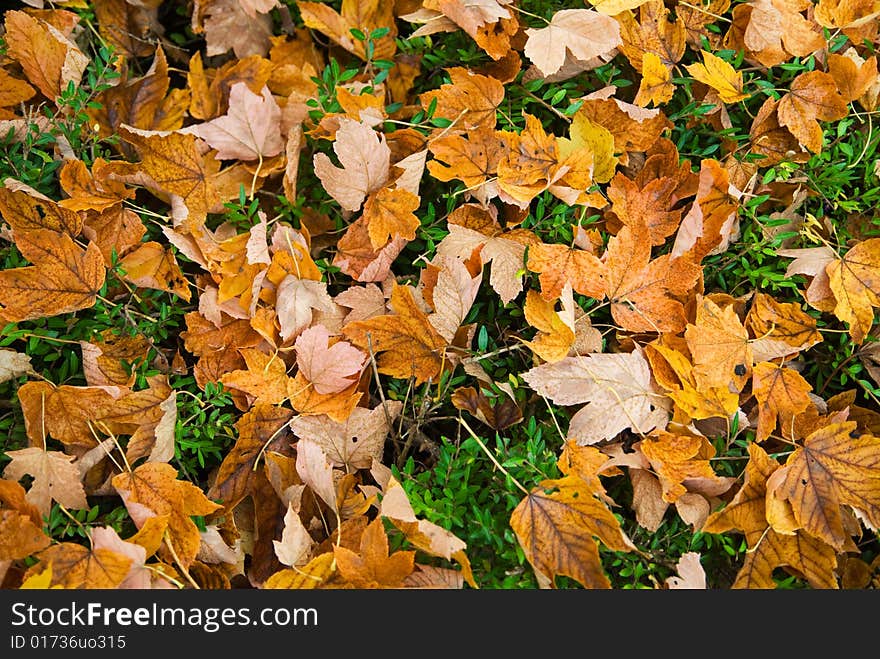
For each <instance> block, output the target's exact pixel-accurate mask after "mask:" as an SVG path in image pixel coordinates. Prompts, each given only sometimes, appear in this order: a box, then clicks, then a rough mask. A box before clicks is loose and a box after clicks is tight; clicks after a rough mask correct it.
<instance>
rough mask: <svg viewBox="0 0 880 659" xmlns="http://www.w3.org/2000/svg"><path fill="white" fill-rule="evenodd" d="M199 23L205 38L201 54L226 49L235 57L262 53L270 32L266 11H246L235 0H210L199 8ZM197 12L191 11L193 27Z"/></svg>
mask: <svg viewBox="0 0 880 659" xmlns="http://www.w3.org/2000/svg"><path fill="white" fill-rule="evenodd" d="M203 14H204V18H203V25H204V32H205V36H206V41H207V48H206V49H205V54H206V55H208V56H209V57H210V56H212V55H222V54H224V53H226V52H228V51H229V50H232V52H233V53H235V56H236V57H237V58H239V59H242V58H245V57H248V56H252V55H265V54H266V52H267V51H268V50H269V45H270V39H271V36H272V17H271V16H270V15H269V14H268V13H256V12H253V11H249V10H248V9H247V8H246V6H245V5H244V3H242V2H239V1H238V0H210V2H208V3H207V4H206V6H205V8H204V9H203ZM198 17H199V16H198V13H193V23H194V31H195V32H200V31H202V30H201V29H199V28H198V24H197V18H198Z"/></svg>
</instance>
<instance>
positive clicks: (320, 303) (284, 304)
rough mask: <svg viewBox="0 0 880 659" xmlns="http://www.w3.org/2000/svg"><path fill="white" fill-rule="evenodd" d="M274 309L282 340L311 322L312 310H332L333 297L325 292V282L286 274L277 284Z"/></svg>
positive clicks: (296, 333) (294, 334) (295, 333)
mask: <svg viewBox="0 0 880 659" xmlns="http://www.w3.org/2000/svg"><path fill="white" fill-rule="evenodd" d="M276 299H277V301H276V304H275V310H276V312H277V313H278V322H279V324H280V325H281V338H282V339H283V340H284V341H287V340H288V339H290V338H292V337H295V336H297V335H298V334H299V333H300V332H302V331H303V330H304V329H305V328H307V327H308V326H309V325H311V324H312V310H313V309H321V310H323V311H332V310H333V298H331V297H330V295H329V294H328V293H327V282H323V281H314V280H312V279H299V278H297V277H294V276H293V275H287V276H286V277H285V278H284V279H282V280H281V284H279V286H278V293H277V298H276Z"/></svg>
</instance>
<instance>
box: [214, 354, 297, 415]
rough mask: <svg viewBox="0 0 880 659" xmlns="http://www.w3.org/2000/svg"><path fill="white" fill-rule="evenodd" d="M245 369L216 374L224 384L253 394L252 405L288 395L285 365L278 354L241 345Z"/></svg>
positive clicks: (278, 400) (285, 397)
mask: <svg viewBox="0 0 880 659" xmlns="http://www.w3.org/2000/svg"><path fill="white" fill-rule="evenodd" d="M239 352H240V353H241V356H242V357H244V361H245V364H246V365H247V369H242V370H237V371H232V372H230V373H225V374H224V375H222V376H221V377H220V382H222V383H223V384H224V385H226V386H227V387H230V388H232V389H238V390H239V391H243V392H244V393H246V394H248V395H249V396H252V397H253V403H252V404H253V405H259V404H260V403H267V404H270V405H276V404H278V403H283V402H284V401H285V400H287V397H288V381H289V380H290V378H289V377H288V375H287V365H286V364H285V363H284V361H283V360H282V359H281V356H280V355H277V354H276V355H267V354H266V353H265V352H263V351H261V350H259V349H257V348H242V349H241V350H240V351H239Z"/></svg>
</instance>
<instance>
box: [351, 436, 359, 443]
mask: <svg viewBox="0 0 880 659" xmlns="http://www.w3.org/2000/svg"><path fill="white" fill-rule="evenodd" d="M357 441H358V438H357V435H355V436H354V437H352V438H351V443H352V444H357Z"/></svg>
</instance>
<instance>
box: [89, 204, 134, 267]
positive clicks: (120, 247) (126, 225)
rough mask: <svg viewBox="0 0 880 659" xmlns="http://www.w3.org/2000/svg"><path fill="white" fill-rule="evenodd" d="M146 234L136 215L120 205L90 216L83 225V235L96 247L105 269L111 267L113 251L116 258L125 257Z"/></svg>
mask: <svg viewBox="0 0 880 659" xmlns="http://www.w3.org/2000/svg"><path fill="white" fill-rule="evenodd" d="M146 232H147V228H146V227H145V226H144V224H143V222H141V218H140V217H138V215H137V213H135V212H134V211H132V210H129V209H128V208H125V207H124V206H123V205H122V204H118V205H116V206H112V207H110V208H108V209H106V210H104V211H102V212H101V213H98V214H90V215H89V216H88V217H87V218H86V219H85V221H84V223H83V235H84V236H85V237H86V238H88V239H89V240H91V241H92V242H94V243H95V244H96V245H97V246H98V249H100V250H101V254H102V255H103V257H104V264H105V265H106V266H107V267H110V266H112V265H113V252H114V251H115V252H116V254H117V256H123V255H125V254H126V253H127V252H129V251H130V250H131V249H132V248H133V247H135V246H136V245H139V244H140V242H141V238H143V236H144V234H145V233H146Z"/></svg>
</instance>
